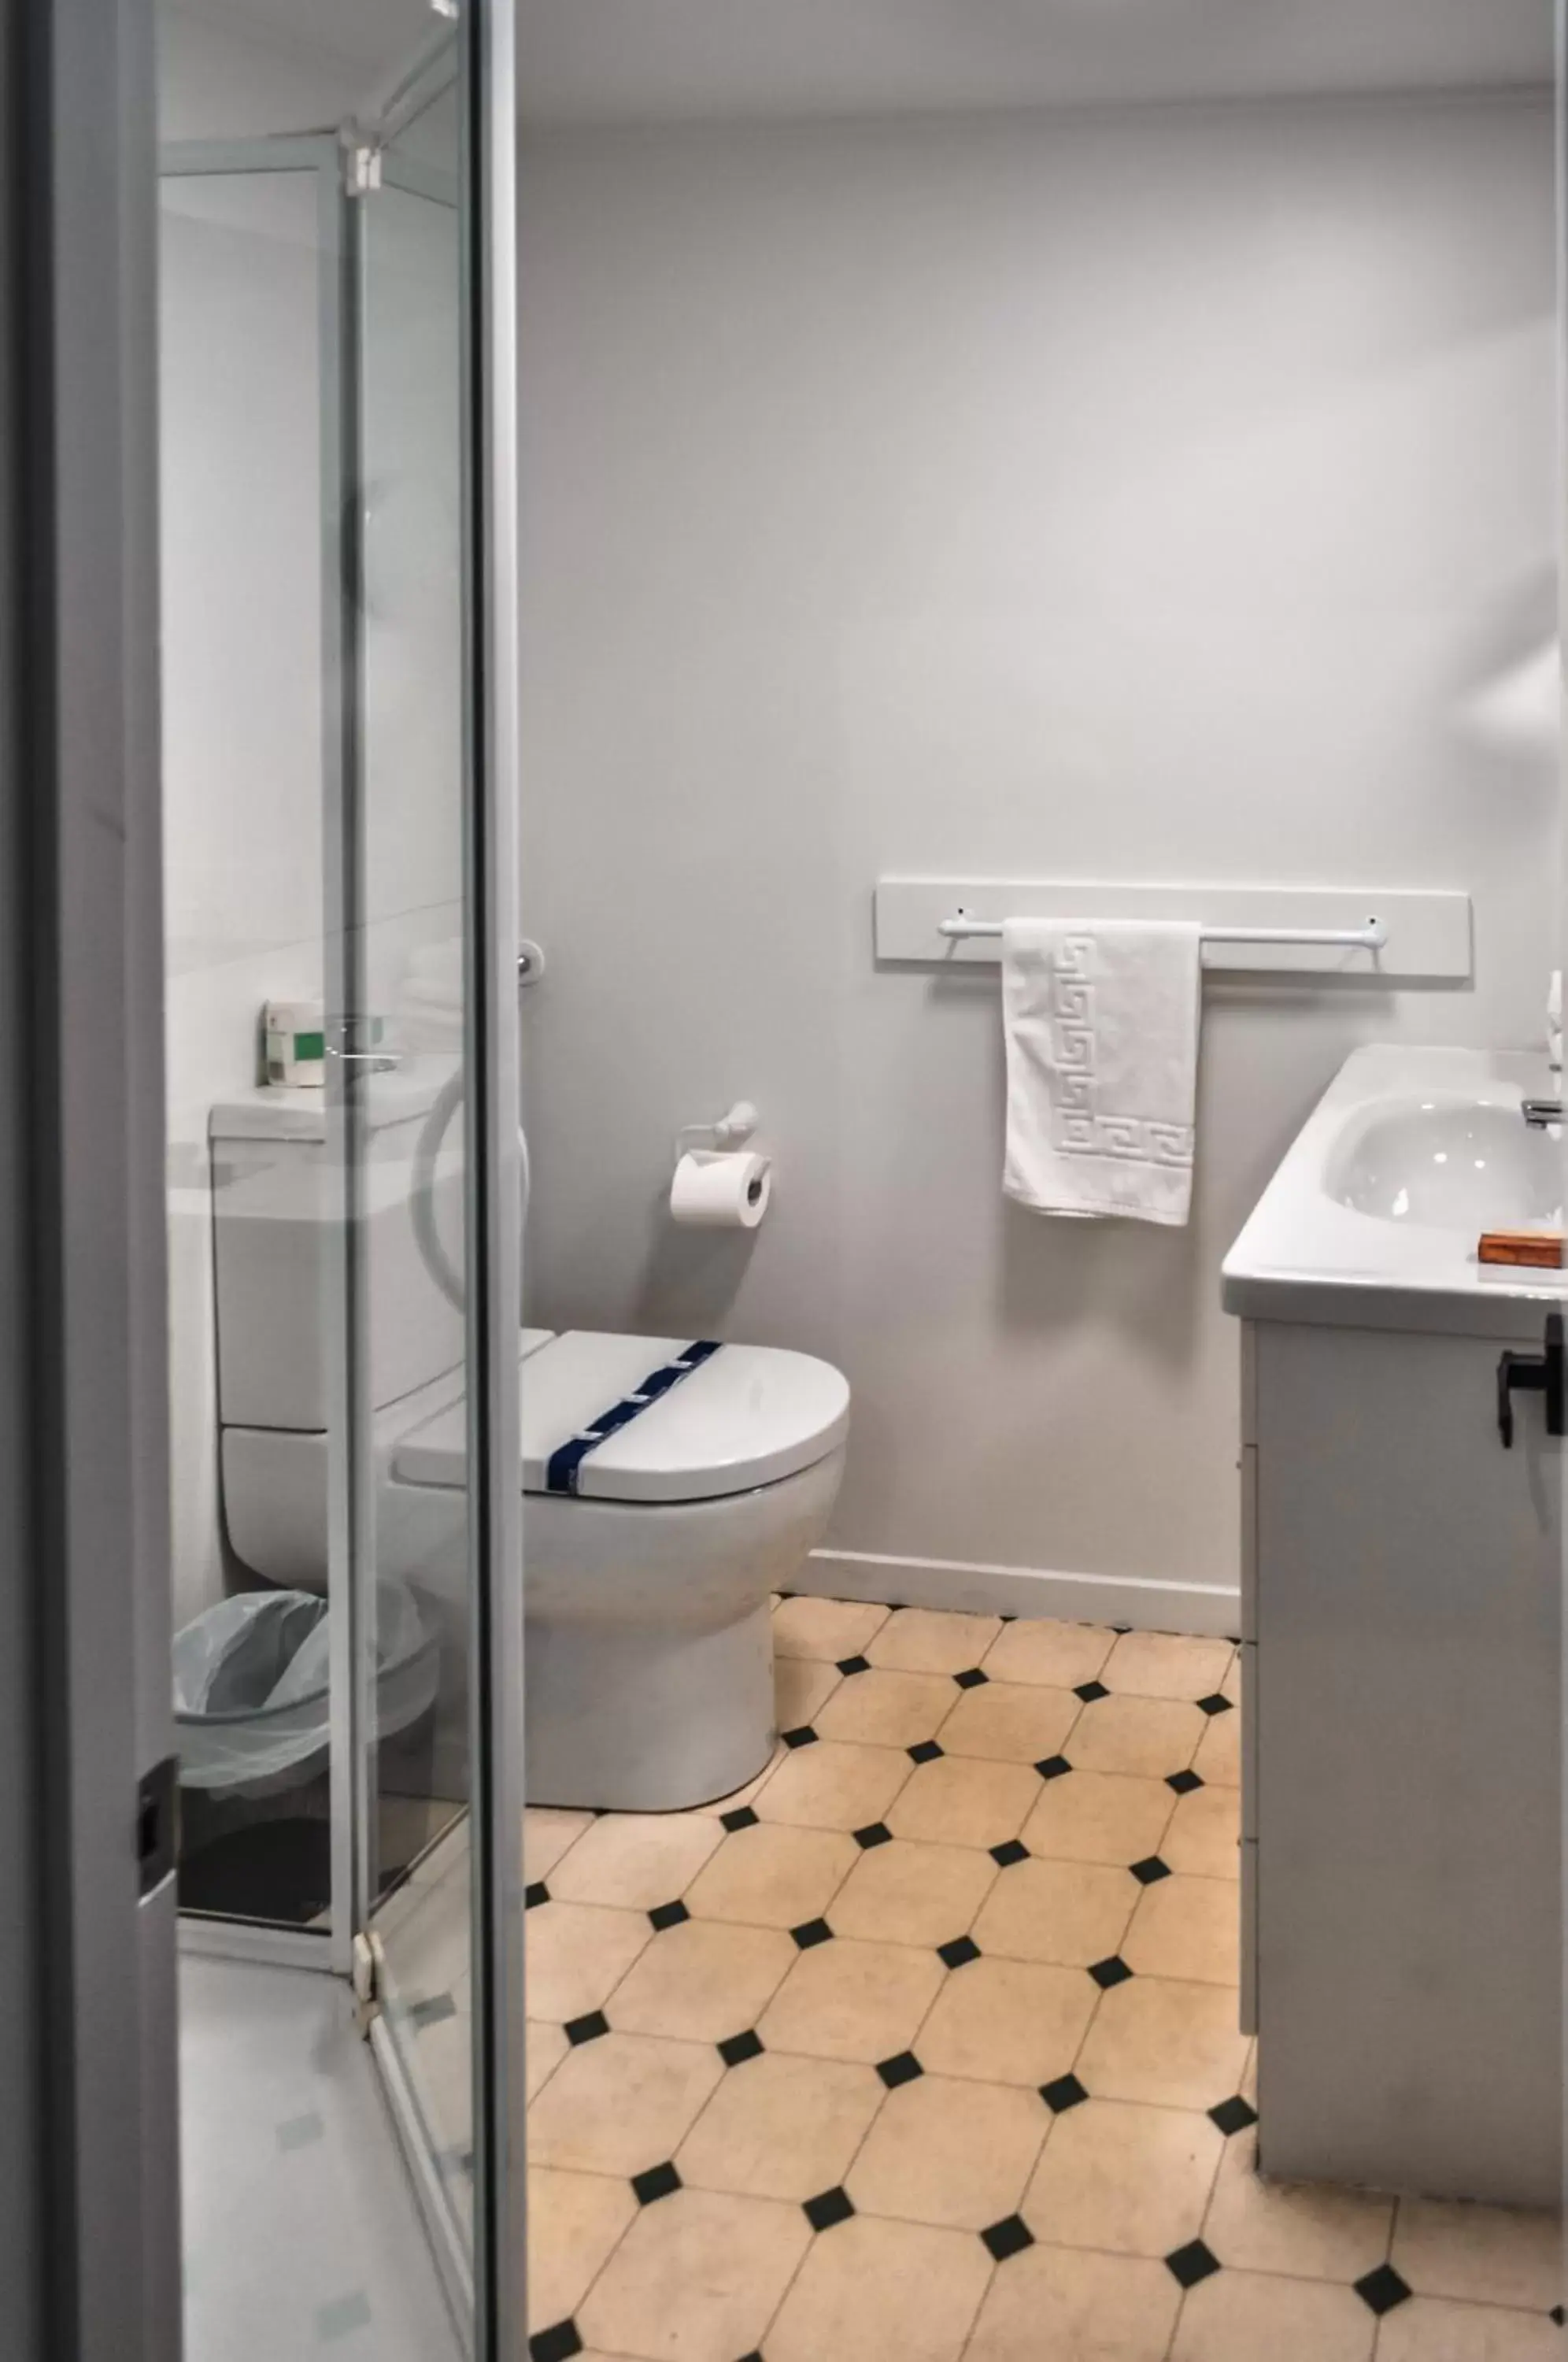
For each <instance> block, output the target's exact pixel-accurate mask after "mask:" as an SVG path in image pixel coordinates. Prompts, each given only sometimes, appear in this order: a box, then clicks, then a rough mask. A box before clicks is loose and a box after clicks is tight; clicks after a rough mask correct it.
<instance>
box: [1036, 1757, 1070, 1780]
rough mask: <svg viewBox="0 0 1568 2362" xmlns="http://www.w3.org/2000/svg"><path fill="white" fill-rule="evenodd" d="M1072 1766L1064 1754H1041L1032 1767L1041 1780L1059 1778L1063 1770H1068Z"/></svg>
mask: <svg viewBox="0 0 1568 2362" xmlns="http://www.w3.org/2000/svg"><path fill="white" fill-rule="evenodd" d="M1072 1768H1073V1767H1072V1765H1071V1764H1070V1763H1069V1762H1068V1760H1067V1759H1066V1756H1065V1755H1046V1756H1043V1758H1042V1759H1041V1760H1040V1761H1039V1762H1038V1763H1037V1764H1036V1765H1035V1767H1034V1769H1035V1770H1036V1771H1038V1772H1039V1774H1040V1777H1041V1778H1042V1780H1059V1779H1060V1778H1061V1777H1062V1775H1063V1773H1064V1772H1066V1771H1071V1770H1072Z"/></svg>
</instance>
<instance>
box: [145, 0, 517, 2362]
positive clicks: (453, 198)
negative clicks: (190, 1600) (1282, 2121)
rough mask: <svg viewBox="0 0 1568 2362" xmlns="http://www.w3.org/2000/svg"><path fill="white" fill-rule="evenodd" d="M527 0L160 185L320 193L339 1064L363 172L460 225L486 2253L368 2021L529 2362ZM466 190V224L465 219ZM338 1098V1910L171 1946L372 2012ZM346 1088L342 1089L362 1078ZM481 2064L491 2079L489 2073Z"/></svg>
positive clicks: (167, 160)
mask: <svg viewBox="0 0 1568 2362" xmlns="http://www.w3.org/2000/svg"><path fill="white" fill-rule="evenodd" d="M513 40H514V34H513V0H471V5H470V6H469V7H468V8H467V9H465V12H464V16H463V18H462V20H461V21H460V22H459V24H458V26H457V27H455V28H442V30H441V31H439V32H438V33H437V34H436V35H435V36H434V37H433V39H432V42H431V43H430V44H429V46H428V47H427V49H426V50H425V52H424V53H423V54H422V55H421V57H420V58H419V59H418V60H417V61H415V63H414V67H413V69H412V70H411V71H410V72H407V73H405V74H403V76H401V77H400V78H399V80H398V82H397V83H395V84H394V85H393V86H392V89H391V90H390V91H389V92H388V93H387V94H386V96H385V98H384V100H383V101H382V102H381V105H379V106H377V107H376V108H375V109H373V110H371V111H369V119H368V120H367V121H365V122H360V123H355V124H353V125H348V126H345V127H343V129H342V131H341V132H330V131H328V132H320V133H307V134H304V135H300V136H297V137H289V136H278V135H273V136H265V137H259V138H231V139H219V140H190V141H180V142H175V143H171V144H170V145H168V146H166V147H165V149H163V151H162V155H161V158H160V177H166V178H170V179H186V178H189V179H198V178H237V177H243V176H246V175H255V174H257V173H273V172H289V173H296V174H298V173H310V174H313V175H314V178H315V215H316V236H317V267H318V281H319V304H318V321H319V359H318V370H319V378H320V395H321V403H320V417H321V433H320V470H321V526H322V534H321V592H322V601H321V603H322V652H321V655H322V668H321V691H322V799H323V819H324V836H323V844H324V855H325V858H324V875H323V887H324V892H323V908H324V913H325V914H326V926H325V948H326V971H325V976H324V991H325V999H326V1006H327V1009H328V1010H329V1011H330V1010H337V1011H339V1012H342V1013H343V1018H342V1021H343V1022H344V1024H345V1027H346V1032H345V1036H344V1039H343V1040H342V1041H341V1042H340V1043H339V1045H338V1046H339V1047H340V1048H343V1049H348V1050H352V1049H353V1048H354V1047H355V1046H356V1044H355V1041H354V1039H353V1032H354V1026H355V1022H356V1018H355V1012H362V1011H363V1006H364V1004H363V999H362V992H361V978H360V974H359V968H360V962H359V955H358V954H359V939H360V922H361V912H362V894H361V880H360V876H359V866H360V863H359V855H360V844H361V837H362V831H361V828H360V811H359V807H360V785H361V782H360V779H359V763H360V759H361V754H362V747H363V732H362V728H361V718H360V714H359V709H358V697H359V686H360V682H359V652H358V633H359V615H358V606H357V602H358V596H359V557H360V553H359V500H358V493H357V487H358V484H359V349H358V328H359V298H360V286H361V270H362V253H361V241H360V237H359V222H360V219H361V215H360V213H359V207H360V205H361V204H362V202H363V201H364V195H365V194H373V189H372V190H369V191H366V192H365V193H358V192H357V191H356V188H355V184H354V179H353V172H354V162H353V160H354V157H355V154H356V152H357V151H359V152H363V151H364V150H365V149H370V151H372V152H374V153H376V155H377V157H378V164H377V169H378V171H381V172H382V173H384V176H385V181H386V184H387V185H390V186H392V187H401V188H403V189H405V190H407V191H408V193H411V194H414V195H418V196H422V197H425V198H426V199H429V200H432V201H435V202H437V203H447V204H453V205H455V206H456V207H457V208H458V215H459V220H460V222H461V225H462V237H463V254H462V270H463V274H464V282H465V299H466V300H465V303H464V318H465V322H466V326H467V333H466V334H465V336H464V340H463V343H464V350H463V370H462V393H461V399H462V405H463V424H464V431H465V436H466V439H467V451H468V460H467V465H466V468H465V470H464V480H465V493H466V502H465V505H466V514H465V519H464V524H465V558H466V564H465V570H464V581H465V590H466V592H467V597H466V599H465V613H464V646H463V663H464V680H465V689H466V695H465V700H464V705H465V728H466V741H467V743H466V745H465V758H466V759H465V783H466V787H467V789H468V793H467V794H466V796H465V799H464V801H465V811H466V814H467V843H466V845H465V861H464V874H465V889H464V891H465V920H466V927H465V941H466V944H467V951H468V966H467V974H466V977H465V995H464V1000H465V1044H464V1055H465V1060H466V1063H467V1065H468V1068H469V1073H470V1074H471V1075H474V1076H477V1077H479V1082H480V1087H479V1088H477V1089H475V1090H471V1091H469V1093H468V1094H467V1095H466V1097H465V1101H464V1107H465V1120H466V1128H467V1136H466V1139H465V1143H464V1145H465V1158H466V1169H467V1171H468V1173H469V1175H470V1198H469V1207H468V1215H469V1219H468V1220H467V1221H466V1223H465V1237H466V1242H467V1244H466V1253H467V1261H468V1277H469V1307H470V1311H469V1338H468V1349H467V1363H468V1370H469V1403H470V1407H471V1406H473V1405H475V1404H476V1403H477V1405H478V1407H479V1412H480V1416H479V1417H478V1418H470V1433H469V1455H470V1457H469V1477H470V1483H469V1615H470V1649H469V1672H470V1738H471V1760H470V1767H469V1779H470V1799H469V1816H470V1823H471V1827H472V1829H473V1832H474V1860H475V1861H476V1863H482V1864H485V1865H487V1866H488V1871H489V1875H488V1876H486V1875H476V1876H475V1878H474V1880H473V1893H472V1912H473V1916H472V1924H471V1964H472V1977H473V1994H474V2005H473V2024H474V2035H475V2043H474V2059H475V2065H476V2074H475V2080H474V2126H473V2137H474V2148H475V2169H474V2196H475V2206H474V2221H473V2233H472V2239H471V2243H470V2244H469V2246H465V2244H464V2242H463V2240H462V2238H461V2236H460V2235H459V2233H458V2227H457V2224H456V2221H455V2218H454V2216H453V2213H452V2209H451V2204H450V2201H449V2197H448V2193H447V2190H446V2188H445V2187H444V2185H443V2182H442V2179H441V2176H440V2174H439V2171H438V2170H437V2168H436V2160H435V2158H434V2156H433V2153H432V2149H431V2145H430V2140H429V2136H428V2129H427V2126H426V2124H425V2115H424V2111H423V2109H422V2107H421V2104H420V2102H419V2099H418V2096H417V2093H416V2092H415V2091H414V2086H413V2083H412V2081H411V2079H410V2077H409V2075H408V2072H407V2070H406V2067H405V2065H404V2062H403V2058H402V2056H401V2054H400V2052H399V2050H398V2047H397V2045H396V2044H395V2043H394V2042H393V2041H392V2038H391V2036H390V2035H389V2033H388V2031H387V2029H386V2027H385V2025H384V2024H382V2023H381V2020H380V2018H379V2016H378V2015H377V2014H376V2013H375V2011H374V2008H373V2006H372V2007H370V2009H368V2011H367V2020H368V2033H369V2037H370V2048H371V2055H372V2057H373V2058H375V2060H376V2063H377V2067H378V2070H379V2073H380V2076H381V2083H382V2088H383V2091H384V2092H385V2094H386V2097H387V2101H388V2103H389V2108H390V2111H391V2114H392V2118H393V2121H394V2124H395V2125H396V2128H397V2133H398V2137H399V2142H400V2146H401V2147H402V2148H403V2155H404V2159H405V2162H406V2164H407V2166H408V2168H409V2171H410V2175H411V2178H412V2180H413V2181H414V2188H415V2191H416V2194H417V2196H418V2198H419V2202H420V2205H421V2210H422V2213H424V2215H425V2223H426V2227H427V2229H428V2231H429V2234H430V2236H431V2242H432V2247H433V2250H434V2253H435V2256H436V2263H437V2266H438V2268H439V2269H440V2271H441V2274H442V2277H443V2279H444V2280H445V2281H446V2283H447V2291H448V2295H449V2297H450V2298H451V2300H452V2301H453V2304H454V2308H455V2310H456V2311H457V2312H458V2313H459V2315H460V2316H461V2317H462V2318H463V2319H464V2321H465V2322H471V2324H472V2334H473V2353H474V2357H475V2362H514V2357H516V2358H517V2362H520V2357H521V2356H522V2355H523V2353H524V2350H525V2335H526V2332H525V2320H526V2298H525V2285H524V2283H525V2273H524V2267H523V2261H522V2258H523V2257H525V2253H526V2240H525V2152H526V2132H525V2103H524V2099H523V2074H522V2046H523V2038H524V2037H523V2018H524V2001H523V1935H522V1921H523V1894H522V1887H523V1881H522V1862H521V1855H522V1848H521V1842H520V1834H521V1833H520V1827H517V1826H513V1827H512V1828H511V1831H510V1834H508V1830H507V1827H506V1821H507V1816H508V1813H509V1805H508V1800H509V1799H511V1800H514V1801H515V1805H516V1810H517V1816H518V1820H519V1821H520V1816H521V1800H522V1795H523V1777H522V1762H523V1729H522V1715H523V1617H522V1602H521V1590H520V1580H521V1567H522V1531H521V1526H522V1494H521V1480H520V1475H519V1473H518V1465H517V1463H518V1458H519V1452H520V1444H519V1415H518V1363H517V1320H516V1317H515V1313H513V1317H512V1318H510V1319H508V1318H507V1317H506V1314H505V1312H504V1310H503V1309H501V1308H504V1307H506V1306H508V1305H510V1306H512V1307H513V1308H515V1307H516V1306H518V1305H519V1304H520V1303H521V1300H522V1272H521V1254H522V1242H521V1239H520V1236H519V1226H518V1222H517V1215H516V1209H517V1206H518V1203H519V1192H518V1182H519V1178H520V1175H519V1172H518V1152H517V1145H516V1142H517V1137H518V1122H519V1090H518V1065H517V1058H518V1048H517V1008H516V988H517V970H516V944H517V940H518V920H517V870H516V860H517V849H516V828H515V817H514V811H513V802H514V785H513V783H514V782H515V779H516V776H517V766H516V748H517V708H516V681H515V671H516V647H517V638H516V626H517V590H516V567H517V556H516V526H515V519H514V515H513V508H514V499H515V492H514V486H515V436H516V423H515V403H516V391H515V389H516V370H515V331H514V295H513V271H514V267H515V226H514V222H513V204H514V163H513V121H512V109H513ZM454 80H455V81H456V82H457V83H458V97H459V105H461V107H462V109H463V130H464V136H465V168H464V174H463V176H462V178H459V179H458V180H453V181H450V182H448V181H447V177H446V176H445V175H443V174H441V173H439V172H437V171H435V170H434V169H427V168H423V167H421V166H419V165H418V164H415V163H413V162H412V161H410V160H406V159H399V158H395V157H384V156H381V154H380V149H381V143H382V142H383V141H386V140H390V139H391V138H395V137H396V135H397V133H398V131H399V130H400V129H401V128H403V126H404V125H405V124H406V123H407V122H408V121H410V120H411V119H412V118H413V116H415V115H416V114H418V113H419V112H421V111H422V110H423V108H424V107H425V106H426V105H429V104H430V103H431V102H432V101H433V100H434V99H435V98H436V97H437V96H439V95H440V94H441V93H442V91H443V90H444V89H446V88H447V87H448V86H449V84H450V83H452V82H453V81H454ZM464 180H466V182H467V186H468V191H469V204H467V205H465V204H463V202H462V200H463V194H464V185H463V184H464ZM346 1063H347V1062H345V1061H339V1062H338V1065H337V1079H336V1081H335V1083H334V1085H333V1086H332V1087H329V1089H328V1092H327V1095H326V1098H327V1141H326V1162H327V1169H328V1172H329V1173H330V1174H333V1175H337V1176H338V1178H339V1180H340V1182H341V1186H342V1187H343V1191H344V1198H343V1202H342V1205H341V1207H340V1208H339V1209H338V1211H339V1214H340V1216H343V1217H347V1219H337V1220H333V1221H331V1222H329V1223H328V1224H327V1226H326V1227H327V1270H328V1292H329V1296H330V1299H331V1300H332V1302H333V1304H334V1305H335V1307H336V1308H337V1317H335V1318H332V1319H328V1321H327V1323H326V1344H327V1393H328V1402H329V1406H330V1408H329V1426H328V1551H327V1582H328V1595H329V1597H330V1598H332V1599H333V1600H334V1602H335V1603H340V1604H341V1605H342V1606H343V1607H345V1608H346V1609H347V1613H340V1614H338V1615H337V1616H336V1617H334V1619H333V1632H332V1662H331V1676H330V1680H331V1714H330V1725H329V1727H330V1743H331V1756H330V1793H331V1842H332V1877H331V1887H332V1896H331V1913H330V1925H329V1928H328V1931H327V1933H326V1937H321V1936H315V1935H312V1934H309V1933H307V1932H305V1931H304V1930H303V1929H301V1930H293V1929H287V1928H279V1927H276V1926H266V1925H261V1924H253V1923H249V1922H246V1921H243V1920H238V1919H235V1920H219V1919H215V1918H214V1919H209V1918H206V1917H183V1918H182V1920H181V1922H180V1927H179V1940H180V1944H181V1948H182V1949H184V1950H187V1951H194V1952H205V1953H212V1954H218V1955H220V1956H222V1957H226V1958H229V1959H250V1960H268V1961H272V1962H276V1963H279V1964H281V1965H288V1966H295V1967H302V1968H309V1969H314V1970H319V1971H324V1972H330V1973H335V1974H337V1975H338V1976H339V1977H343V1978H348V1979H352V1980H353V1981H355V1983H356V1985H357V1986H358V1987H359V1988H360V1990H361V1991H362V1992H365V1993H366V1997H367V1999H371V1998H373V1995H372V1993H371V1992H370V1980H371V1979H373V1957H374V1956H373V1952H372V1950H371V1949H370V1945H369V1937H370V1933H371V1925H372V1904H373V1901H374V1897H373V1895H372V1893H371V1879H370V1843H369V1816H370V1808H371V1797H370V1764H371V1762H372V1760H373V1758H372V1753H371V1735H372V1734H373V1730H374V1722H373V1682H372V1680H371V1678H370V1674H369V1672H368V1655H369V1652H368V1650H367V1649H366V1647H365V1645H364V1642H365V1633H366V1628H367V1627H366V1616H365V1608H366V1605H367V1593H368V1590H369V1588H370V1584H373V1573H372V1574H371V1575H370V1582H369V1584H368V1583H367V1580H366V1575H365V1570H364V1569H363V1568H361V1567H359V1565H358V1563H357V1561H358V1560H359V1557H360V1556H361V1555H362V1553H361V1552H360V1551H359V1548H358V1537H359V1535H361V1534H367V1533H373V1530H374V1524H373V1513H372V1505H373V1499H374V1468H373V1464H372V1457H371V1452H370V1432H369V1426H368V1423H367V1407H366V1399H365V1389H364V1384H363V1370H362V1367H361V1366H359V1364H360V1363H361V1362H362V1356H359V1355H357V1353H356V1351H355V1336H356V1317H355V1316H356V1309H357V1306H358V1303H359V1300H360V1297H361V1294H362V1289H363V1276H362V1274H361V1273H359V1271H358V1270H357V1265H358V1264H359V1263H360V1262H361V1261H362V1250H361V1247H360V1244H359V1231H358V1226H357V1224H356V1222H355V1220H354V1219H353V1218H354V1214H355V1176H356V1172H357V1167H358V1164H359V1151H358V1142H357V1138H356V1132H357V1122H356V1114H355V1109H354V1105H353V1093H352V1088H351V1087H348V1088H345V1087H343V1085H344V1065H346ZM348 1071H349V1072H350V1074H351V1072H352V1069H351V1067H350V1068H349V1070H348ZM480 2061H482V2062H483V2070H484V2071H483V2074H482V2076H481V2075H480V2073H479V2072H478V2071H477V2070H478V2067H479V2064H480Z"/></svg>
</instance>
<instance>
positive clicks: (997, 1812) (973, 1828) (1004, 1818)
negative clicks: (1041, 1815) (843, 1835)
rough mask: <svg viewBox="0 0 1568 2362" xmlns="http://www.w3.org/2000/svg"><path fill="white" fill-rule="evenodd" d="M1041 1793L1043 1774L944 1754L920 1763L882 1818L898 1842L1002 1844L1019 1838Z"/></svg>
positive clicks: (1019, 1765) (1015, 1765) (1018, 1766)
mask: <svg viewBox="0 0 1568 2362" xmlns="http://www.w3.org/2000/svg"><path fill="white" fill-rule="evenodd" d="M1039 1794H1040V1780H1039V1775H1038V1774H1037V1773H1036V1772H1034V1771H1032V1770H1031V1769H1030V1768H1029V1767H1028V1765H1026V1764H1022V1763H988V1762H982V1761H980V1760H978V1759H977V1758H976V1757H974V1756H966V1755H944V1756H941V1757H939V1758H938V1759H937V1760H936V1761H935V1762H933V1763H922V1764H919V1765H917V1766H916V1767H915V1769H914V1771H913V1773H912V1775H911V1778H910V1780H909V1782H908V1783H907V1784H906V1785H905V1786H904V1787H903V1788H902V1791H901V1793H900V1796H899V1798H898V1801H897V1803H896V1804H895V1805H893V1806H892V1808H891V1810H890V1811H888V1812H886V1813H884V1814H882V1815H881V1816H880V1817H881V1818H882V1819H883V1820H885V1821H886V1822H887V1825H888V1827H889V1828H890V1829H891V1830H892V1832H893V1835H894V1836H895V1837H896V1838H926V1839H928V1840H929V1841H930V1842H931V1843H933V1844H936V1845H961V1846H994V1845H1000V1844H1002V1843H1003V1842H1004V1841H1005V1840H1006V1839H1007V1838H1015V1837H1016V1836H1017V1835H1018V1833H1019V1830H1020V1829H1021V1827H1023V1824H1024V1821H1025V1820H1026V1819H1027V1817H1028V1815H1029V1812H1030V1808H1031V1806H1032V1805H1033V1803H1034V1800H1035V1798H1036V1797H1037V1796H1038V1795H1039Z"/></svg>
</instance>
